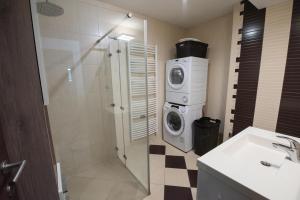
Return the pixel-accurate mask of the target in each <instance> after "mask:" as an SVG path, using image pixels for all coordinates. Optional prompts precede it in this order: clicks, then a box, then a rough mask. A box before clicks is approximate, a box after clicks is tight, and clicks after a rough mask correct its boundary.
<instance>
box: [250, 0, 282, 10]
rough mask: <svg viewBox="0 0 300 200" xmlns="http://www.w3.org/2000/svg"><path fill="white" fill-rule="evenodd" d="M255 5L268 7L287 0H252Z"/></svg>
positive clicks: (259, 7) (260, 7)
mask: <svg viewBox="0 0 300 200" xmlns="http://www.w3.org/2000/svg"><path fill="white" fill-rule="evenodd" d="M250 1H251V3H252V4H253V5H255V6H256V7H257V8H258V9H262V8H266V7H269V6H272V5H275V4H278V3H281V2H284V1H286V0H250Z"/></svg>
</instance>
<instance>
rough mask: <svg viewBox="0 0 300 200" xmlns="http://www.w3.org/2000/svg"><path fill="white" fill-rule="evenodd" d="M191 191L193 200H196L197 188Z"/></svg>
mask: <svg viewBox="0 0 300 200" xmlns="http://www.w3.org/2000/svg"><path fill="white" fill-rule="evenodd" d="M191 190H192V196H193V200H196V198H197V188H191Z"/></svg>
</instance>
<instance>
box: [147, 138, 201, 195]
mask: <svg viewBox="0 0 300 200" xmlns="http://www.w3.org/2000/svg"><path fill="white" fill-rule="evenodd" d="M153 137H157V136H153ZM198 157H199V156H198V155H196V154H195V153H194V152H193V151H190V152H188V153H184V152H182V151H180V150H178V149H177V148H175V147H173V146H172V145H170V144H168V143H165V142H164V141H162V140H159V139H158V140H155V142H151V141H150V183H151V195H150V196H148V197H146V198H145V200H196V192H197V189H196V188H197V165H196V163H197V158H198Z"/></svg>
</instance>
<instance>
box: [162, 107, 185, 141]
mask: <svg viewBox="0 0 300 200" xmlns="http://www.w3.org/2000/svg"><path fill="white" fill-rule="evenodd" d="M164 123H165V127H166V129H167V130H168V133H170V134H171V135H174V136H179V135H181V134H182V133H183V131H184V118H183V115H182V114H181V113H180V112H179V110H178V109H177V108H170V109H169V110H168V111H166V113H165V116H164Z"/></svg>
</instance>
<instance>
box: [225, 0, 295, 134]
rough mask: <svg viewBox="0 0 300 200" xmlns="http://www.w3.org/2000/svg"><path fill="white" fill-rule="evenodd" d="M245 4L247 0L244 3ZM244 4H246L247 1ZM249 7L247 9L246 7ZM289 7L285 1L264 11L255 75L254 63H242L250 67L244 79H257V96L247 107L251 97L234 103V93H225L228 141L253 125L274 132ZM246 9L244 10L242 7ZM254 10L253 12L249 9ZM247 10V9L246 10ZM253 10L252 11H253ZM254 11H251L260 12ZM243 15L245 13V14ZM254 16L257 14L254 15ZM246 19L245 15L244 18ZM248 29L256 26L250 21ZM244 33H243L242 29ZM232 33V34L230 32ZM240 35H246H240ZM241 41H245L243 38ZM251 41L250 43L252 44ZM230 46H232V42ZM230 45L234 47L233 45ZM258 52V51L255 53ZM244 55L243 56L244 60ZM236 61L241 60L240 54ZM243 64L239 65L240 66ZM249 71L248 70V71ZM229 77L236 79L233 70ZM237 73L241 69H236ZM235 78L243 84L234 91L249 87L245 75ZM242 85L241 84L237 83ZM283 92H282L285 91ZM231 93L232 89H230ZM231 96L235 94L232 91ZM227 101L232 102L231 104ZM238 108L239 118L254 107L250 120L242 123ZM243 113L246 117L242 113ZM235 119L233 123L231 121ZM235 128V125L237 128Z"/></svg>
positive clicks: (287, 36) (284, 55)
mask: <svg viewBox="0 0 300 200" xmlns="http://www.w3.org/2000/svg"><path fill="white" fill-rule="evenodd" d="M246 2H247V1H246ZM246 4H248V5H249V3H248V2H247V3H246ZM248 7H249V6H248ZM292 8H293V1H292V0H288V1H286V2H283V3H281V4H277V5H274V6H271V7H268V8H266V9H265V16H264V17H263V20H264V24H263V25H262V26H261V27H262V28H263V38H262V39H263V41H262V46H261V47H262V48H261V53H259V54H257V55H256V56H254V57H253V58H254V60H256V61H257V62H258V61H260V64H259V65H258V67H259V68H258V73H259V74H257V73H253V65H254V64H255V63H256V62H254V60H253V62H252V63H251V62H248V64H247V63H244V64H243V65H245V64H247V65H249V67H250V68H249V70H248V71H247V74H248V75H247V76H250V75H251V73H252V75H251V76H250V77H252V78H253V77H254V76H255V77H257V75H258V79H257V80H256V81H255V85H253V86H254V88H253V89H254V91H255V92H256V94H255V95H254V96H253V95H252V96H253V101H251V105H250V104H249V99H250V98H244V99H239V104H238V103H236V101H235V99H234V98H235V97H237V96H235V95H234V94H233V95H232V96H231V95H229V94H228V96H227V107H226V122H225V132H224V134H225V138H228V136H229V134H230V133H233V132H239V130H241V127H242V128H243V127H247V126H255V127H258V128H263V129H267V130H271V131H275V130H276V125H277V123H278V120H277V118H278V115H279V106H280V101H281V93H282V90H283V89H284V88H283V77H284V74H285V69H286V63H287V54H288V46H289V37H290V30H291V20H292ZM245 9H246V8H245ZM252 10H253V9H252ZM248 11H249V10H248ZM253 11H254V10H253ZM261 11H262V10H260V11H258V10H257V11H254V12H261ZM234 12H235V14H234V16H236V19H237V18H238V12H239V11H238V10H235V11H234ZM244 14H245V12H244ZM255 16H256V17H257V16H258V14H256V15H255ZM236 19H235V18H234V23H237V20H236ZM244 20H245V16H244ZM247 24H248V26H249V27H250V28H251V27H253V28H254V29H255V30H256V29H257V26H255V27H254V26H253V25H254V23H253V20H250V21H249V22H248V23H246V25H247ZM248 26H245V27H243V29H245V28H247V27H248ZM243 31H245V30H243ZM233 34H235V33H233ZM243 34H246V33H244V32H243ZM254 37H255V40H257V37H258V35H257V34H254ZM243 40H244V39H243ZM243 40H242V41H241V43H240V44H241V45H242V48H243V47H244V48H245V47H246V46H245V42H246V41H245V40H244V41H243ZM253 41H254V40H251V42H252V43H253ZM232 44H233V43H232ZM233 46H235V45H234V44H233ZM256 47H257V45H254V44H252V46H249V48H247V49H248V50H250V51H251V50H252V51H253V52H254V49H255V48H256ZM255 52H257V50H255ZM245 56H246V57H245ZM231 57H232V59H234V58H236V57H239V56H238V55H235V54H234V51H233V50H232V53H231ZM247 57H249V58H252V57H251V54H249V53H248V54H247V55H244V58H247ZM239 61H243V58H242V55H241V58H240V60H239ZM233 63H234V62H233ZM241 64H242V63H239V65H241ZM230 68H231V69H232V68H234V64H231V65H230ZM250 69H251V70H250ZM231 71H232V72H231V73H230V74H229V80H234V79H235V77H234V76H235V73H234V72H233V70H231ZM238 72H240V69H239V70H238ZM238 75H239V76H238V77H239V78H240V79H241V81H242V82H237V85H236V88H237V91H238V92H239V90H240V88H241V86H243V84H244V83H247V84H249V79H247V77H246V76H244V77H240V75H241V74H240V73H238ZM232 83H234V81H229V83H228V88H233V85H232ZM240 83H242V85H241V84H240ZM284 90H285V89H284ZM233 91H234V89H233ZM233 93H234V92H233ZM246 94H247V95H249V90H247V93H246ZM229 102H232V103H231V104H230V103H229ZM242 104H243V106H240V108H241V109H243V112H241V113H240V114H241V116H243V117H244V116H245V115H246V114H249V112H250V111H247V109H249V108H253V109H252V110H251V116H250V117H249V119H250V120H248V121H247V120H243V119H244V118H241V116H238V115H237V113H236V112H237V110H236V106H237V105H242ZM245 113H246V114H245ZM233 119H234V120H233ZM239 122H241V123H244V124H243V126H239V128H240V129H236V130H234V128H233V126H234V125H237V123H239ZM236 127H237V126H236Z"/></svg>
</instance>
